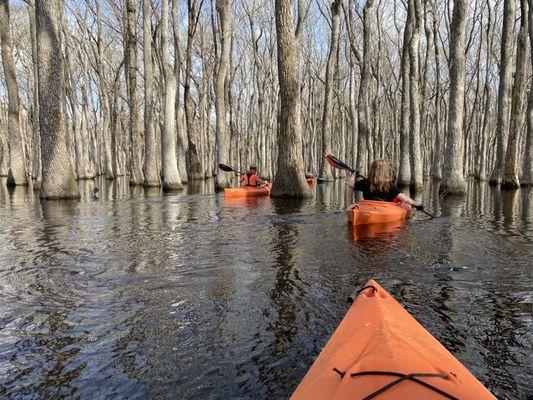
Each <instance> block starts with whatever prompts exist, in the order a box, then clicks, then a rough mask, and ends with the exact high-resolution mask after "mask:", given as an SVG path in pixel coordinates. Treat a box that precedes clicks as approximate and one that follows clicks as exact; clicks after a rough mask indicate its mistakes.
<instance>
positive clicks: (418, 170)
mask: <svg viewBox="0 0 533 400" xmlns="http://www.w3.org/2000/svg"><path fill="white" fill-rule="evenodd" d="M419 1H420V0H409V7H410V8H411V9H412V11H411V13H410V18H411V20H412V21H411V23H412V26H413V31H412V33H411V40H409V64H410V66H409V70H410V80H409V99H410V105H409V108H410V110H411V113H410V125H411V126H410V129H409V143H410V156H411V159H410V166H411V182H410V184H411V187H412V188H413V189H414V190H420V189H422V188H423V187H424V177H423V176H422V154H421V152H420V90H419V87H418V82H419V80H420V71H419V62H420V60H419V53H418V47H419V42H420V15H419V14H420V3H419Z"/></svg>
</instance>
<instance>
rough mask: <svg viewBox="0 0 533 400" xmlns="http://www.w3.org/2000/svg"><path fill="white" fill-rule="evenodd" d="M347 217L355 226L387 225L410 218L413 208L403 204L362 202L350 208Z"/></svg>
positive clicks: (373, 201) (347, 210)
mask: <svg viewBox="0 0 533 400" xmlns="http://www.w3.org/2000/svg"><path fill="white" fill-rule="evenodd" d="M346 215H348V220H349V222H350V223H351V224H352V225H353V226H359V225H367V224H385V223H389V222H396V221H403V220H405V219H407V218H409V216H410V215H411V206H410V205H409V204H406V203H402V202H399V203H390V202H388V201H375V200H361V201H359V202H357V203H354V204H352V205H351V206H350V207H348V208H347V209H346Z"/></svg>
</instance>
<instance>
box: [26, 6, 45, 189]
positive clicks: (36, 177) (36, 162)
mask: <svg viewBox="0 0 533 400" xmlns="http://www.w3.org/2000/svg"><path fill="white" fill-rule="evenodd" d="M28 14H29V15H28V19H29V25H30V37H31V58H32V73H33V86H32V89H33V96H32V116H33V121H32V157H33V161H32V174H31V175H32V178H33V188H34V190H36V189H40V188H41V180H42V174H41V171H42V168H41V167H42V166H41V133H40V132H39V81H38V79H37V75H38V71H37V32H36V29H35V24H36V20H35V18H36V17H35V0H30V2H29V7H28Z"/></svg>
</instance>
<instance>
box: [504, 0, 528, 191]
mask: <svg viewBox="0 0 533 400" xmlns="http://www.w3.org/2000/svg"><path fill="white" fill-rule="evenodd" d="M520 4H521V10H522V13H521V18H520V32H519V34H518V42H517V50H516V71H515V80H514V86H513V95H512V104H511V123H510V129H509V141H508V143H507V152H506V154H505V166H504V175H503V180H502V189H507V190H512V189H518V188H519V187H520V181H519V179H518V173H519V169H520V168H519V167H520V154H519V149H520V133H521V132H522V122H523V113H524V107H523V103H524V101H523V98H524V88H525V86H526V79H527V77H526V72H527V57H526V56H527V36H528V15H527V0H520Z"/></svg>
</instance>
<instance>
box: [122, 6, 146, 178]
mask: <svg viewBox="0 0 533 400" xmlns="http://www.w3.org/2000/svg"><path fill="white" fill-rule="evenodd" d="M135 13H136V9H135V4H134V1H133V0H126V16H125V17H126V24H125V25H126V35H125V36H126V49H125V53H126V54H125V66H126V68H125V71H126V74H127V77H126V79H127V82H128V104H129V108H130V121H129V131H130V185H132V186H136V185H142V184H143V183H144V174H143V169H142V165H143V152H144V146H143V136H142V132H141V131H140V129H139V99H138V98H137V30H136V17H135Z"/></svg>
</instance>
